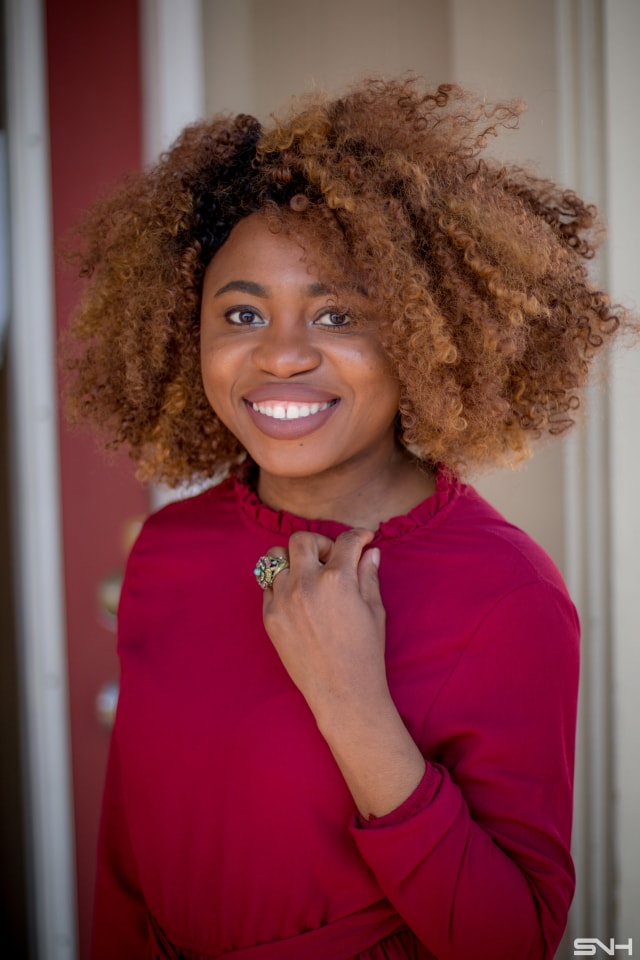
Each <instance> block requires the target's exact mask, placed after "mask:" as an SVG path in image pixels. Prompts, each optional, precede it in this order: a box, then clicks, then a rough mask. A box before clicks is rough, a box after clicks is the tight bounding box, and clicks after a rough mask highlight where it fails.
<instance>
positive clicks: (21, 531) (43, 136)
mask: <svg viewBox="0 0 640 960" xmlns="http://www.w3.org/2000/svg"><path fill="white" fill-rule="evenodd" d="M5 36H6V49H7V112H8V132H9V184H10V205H11V224H10V229H11V259H12V267H11V286H12V307H11V315H10V322H9V336H8V344H7V346H8V363H9V371H10V375H11V398H10V411H11V422H10V427H9V429H10V443H11V455H12V489H13V494H14V495H13V500H14V517H15V521H14V529H13V544H14V555H15V557H16V582H17V603H16V609H17V642H18V658H19V666H20V684H21V700H22V723H23V744H24V746H23V757H24V770H25V773H24V776H25V781H26V783H25V796H26V798H27V810H26V817H25V819H26V824H27V834H28V836H27V851H28V858H29V863H28V866H27V870H28V876H29V885H30V891H29V893H30V913H31V917H32V941H33V950H34V953H35V955H36V956H37V957H38V958H39V960H73V958H74V957H75V955H76V916H75V869H74V862H75V861H74V844H73V827H72V824H73V815H72V798H71V783H70V757H69V723H68V694H67V663H66V646H65V630H64V610H63V595H64V594H63V574H62V550H61V536H60V496H59V470H58V417H57V404H56V376H55V360H54V356H55V346H54V330H55V323H54V311H53V281H52V250H51V197H50V186H49V141H48V119H47V118H48V107H47V92H46V89H47V88H46V74H45V64H46V58H45V43H44V11H43V3H42V0H7V3H6V34H5Z"/></svg>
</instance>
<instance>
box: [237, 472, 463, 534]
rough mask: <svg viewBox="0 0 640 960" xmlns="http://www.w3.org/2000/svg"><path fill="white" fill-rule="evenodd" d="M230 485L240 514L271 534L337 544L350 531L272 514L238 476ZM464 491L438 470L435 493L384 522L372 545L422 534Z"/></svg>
mask: <svg viewBox="0 0 640 960" xmlns="http://www.w3.org/2000/svg"><path fill="white" fill-rule="evenodd" d="M231 484H232V487H233V490H234V493H235V497H236V501H237V504H238V507H239V509H240V511H241V513H242V514H243V515H244V516H245V517H246V518H247V519H248V520H249V521H250V522H251V523H254V524H257V525H258V526H259V527H262V528H263V529H265V530H270V531H271V532H272V533H276V534H281V535H282V536H285V537H289V536H290V535H291V534H292V533H295V532H296V531H297V530H307V531H310V532H311V533H321V534H323V535H324V536H325V537H330V538H331V539H332V540H335V538H336V537H337V536H338V535H339V534H340V533H343V532H344V531H345V530H348V529H349V527H348V526H347V525H346V524H344V523H339V522H338V521H337V520H321V519H319V520H315V519H308V518H307V517H298V516H296V515H295V514H293V513H288V512H287V511H286V510H273V509H272V508H271V507H268V506H267V505H266V504H265V503H263V502H262V500H260V499H259V497H258V495H257V494H256V493H255V491H254V489H253V488H252V487H251V486H250V485H249V484H248V483H246V482H245V481H244V480H241V479H240V478H239V477H237V476H233V477H231ZM463 489H464V485H463V484H461V483H460V481H459V480H457V479H456V478H454V477H451V476H450V475H449V474H447V473H446V472H445V471H443V470H441V469H439V470H438V471H437V473H436V489H435V492H434V493H433V494H432V495H431V496H430V497H427V499H426V500H423V501H422V503H419V504H418V505H417V506H416V507H414V508H413V510H410V511H409V512H408V513H406V514H404V515H402V516H398V517H391V518H390V519H389V520H385V521H383V522H382V523H381V524H380V526H379V527H378V529H377V531H376V535H375V537H374V539H373V540H372V545H373V544H377V543H381V542H382V541H387V540H397V539H399V538H401V537H406V536H408V535H411V534H412V533H414V532H415V531H417V530H423V529H424V528H425V527H426V526H428V525H429V524H430V523H431V522H432V521H433V519H434V518H435V517H436V516H438V515H439V514H441V513H442V511H443V510H444V509H445V508H446V507H448V505H449V504H451V503H452V502H453V501H454V500H455V499H457V497H458V496H459V495H460V493H461V491H462V490H463Z"/></svg>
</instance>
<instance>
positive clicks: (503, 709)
mask: <svg viewBox="0 0 640 960" xmlns="http://www.w3.org/2000/svg"><path fill="white" fill-rule="evenodd" d="M577 666H578V624H577V617H576V614H575V611H574V609H573V607H572V605H571V603H570V601H569V600H568V599H567V597H566V595H565V594H564V593H563V592H561V591H560V590H558V589H557V588H556V587H555V586H552V585H549V584H548V583H546V582H544V581H538V582H535V583H531V584H528V585H526V586H523V587H520V588H518V589H515V590H513V591H512V592H510V593H509V594H508V595H507V596H506V597H503V598H501V599H500V600H499V601H498V602H497V603H496V604H495V605H494V606H493V607H492V609H491V610H490V611H488V613H487V614H486V616H484V618H483V620H482V622H481V623H480V624H479V625H478V626H477V628H476V630H475V631H474V633H473V635H472V636H471V638H470V640H469V642H468V644H467V645H466V647H465V649H464V650H463V652H462V654H461V656H460V658H459V660H458V663H457V665H456V667H455V669H454V670H453V671H452V673H451V676H450V677H449V679H448V681H447V683H446V684H445V685H444V687H443V689H442V690H441V691H440V693H439V695H438V698H437V699H436V702H435V703H434V704H433V705H432V706H431V708H430V709H429V712H428V713H427V716H426V719H425V721H424V735H425V739H426V740H428V739H429V728H430V727H431V726H433V727H434V728H438V730H439V731H441V733H442V736H441V737H439V742H438V744H437V746H436V748H435V749H432V750H429V751H428V752H427V761H428V763H427V770H426V773H425V776H424V778H423V780H422V782H421V783H420V785H419V786H418V788H417V789H416V791H414V793H413V794H412V796H411V797H409V798H408V800H407V801H406V802H405V803H404V804H403V805H402V807H401V808H399V809H398V810H396V811H393V812H392V813H390V814H389V815H387V816H386V817H383V818H380V819H378V820H375V821H372V822H367V823H362V822H361V821H359V820H354V822H353V825H352V835H353V837H354V838H355V841H356V843H357V845H358V848H359V850H360V853H361V855H362V856H363V858H364V860H365V861H366V862H367V864H368V865H369V866H370V868H371V869H372V870H373V871H374V873H375V876H376V879H377V881H378V883H379V884H380V886H381V888H382V890H383V891H384V892H385V894H386V895H387V897H388V898H389V900H390V901H391V902H392V903H393V905H394V906H395V908H396V909H397V911H398V913H399V914H400V915H401V916H402V917H403V918H404V920H405V921H406V922H407V924H408V925H409V927H410V928H411V929H412V930H413V931H414V933H415V934H416V935H417V936H418V937H419V939H420V940H421V941H422V942H423V943H424V945H425V946H426V947H427V949H428V950H429V951H430V952H432V953H433V954H434V955H435V956H436V957H438V960H468V958H469V957H473V958H474V960H495V958H497V957H500V958H508V960H549V958H551V957H553V955H554V952H555V949H556V947H557V944H558V942H559V940H560V938H561V936H562V932H563V929H564V925H565V922H566V915H567V910H568V906H569V903H570V901H571V897H572V894H573V887H574V876H573V868H572V864H571V859H570V855H569V845H570V833H571V809H572V777H573V751H574V730H575V712H576V699H577V672H578V670H577Z"/></svg>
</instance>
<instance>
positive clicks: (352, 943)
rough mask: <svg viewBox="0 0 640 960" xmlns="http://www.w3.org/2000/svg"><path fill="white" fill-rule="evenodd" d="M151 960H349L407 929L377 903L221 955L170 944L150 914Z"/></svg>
mask: <svg viewBox="0 0 640 960" xmlns="http://www.w3.org/2000/svg"><path fill="white" fill-rule="evenodd" d="M149 929H150V933H151V945H152V952H151V953H150V957H151V958H152V960H231V958H233V960H301V958H304V960H327V957H331V960H351V958H352V957H355V956H356V955H357V954H358V953H362V952H363V951H365V950H368V949H369V948H370V947H373V946H374V945H375V944H376V943H379V941H380V940H384V939H385V937H389V936H391V934H394V933H402V932H404V931H406V930H407V929H408V928H407V927H406V925H405V924H404V923H403V922H402V920H401V919H400V917H398V915H397V914H395V913H390V912H389V907H388V905H387V906H386V907H385V905H384V904H380V903H376V904H373V905H372V906H370V907H367V908H366V909H365V910H360V911H358V913H353V914H351V915H350V916H348V917H342V918H341V919H340V920H335V921H333V922H332V923H329V924H326V925H325V926H322V927H318V928H317V929H315V930H308V931H306V932H305V933H299V934H297V935H296V936H294V937H288V938H287V939H286V940H272V941H270V942H269V943H259V944H255V945H253V946H251V947H241V948H240V949H238V950H226V951H223V952H222V953H198V952H197V951H194V950H191V949H185V948H184V947H179V946H177V945H176V944H174V943H172V942H171V941H170V940H169V938H168V937H167V935H166V933H165V932H164V930H163V929H162V927H161V926H160V925H159V923H158V921H157V920H156V919H155V918H154V917H153V916H151V914H149Z"/></svg>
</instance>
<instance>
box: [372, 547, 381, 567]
mask: <svg viewBox="0 0 640 960" xmlns="http://www.w3.org/2000/svg"><path fill="white" fill-rule="evenodd" d="M371 562H372V564H373V565H374V567H375V568H376V570H377V569H378V567H379V566H380V548H379V547H372V548H371Z"/></svg>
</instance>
